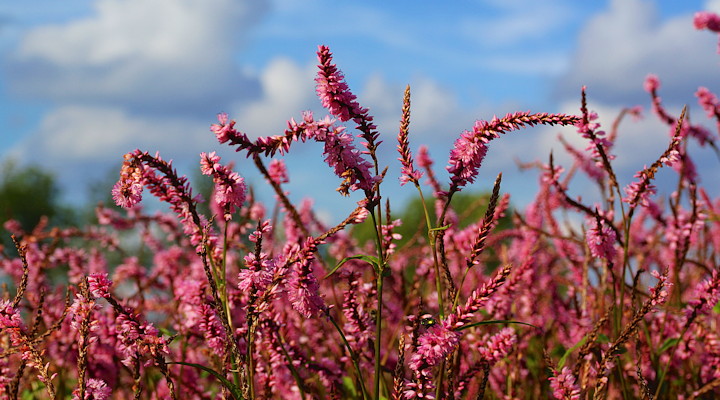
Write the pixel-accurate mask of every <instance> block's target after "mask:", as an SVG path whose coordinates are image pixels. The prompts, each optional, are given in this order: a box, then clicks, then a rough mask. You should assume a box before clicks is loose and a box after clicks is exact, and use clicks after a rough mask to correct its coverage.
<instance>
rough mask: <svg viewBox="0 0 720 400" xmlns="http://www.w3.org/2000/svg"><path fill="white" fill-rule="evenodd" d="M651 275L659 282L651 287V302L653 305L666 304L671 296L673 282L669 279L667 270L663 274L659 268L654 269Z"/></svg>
mask: <svg viewBox="0 0 720 400" xmlns="http://www.w3.org/2000/svg"><path fill="white" fill-rule="evenodd" d="M650 275H652V276H653V277H655V278H656V279H657V280H658V283H657V284H656V285H655V286H654V287H651V288H650V304H652V305H653V306H658V305H661V304H664V303H665V302H666V301H667V299H668V298H669V297H670V293H669V290H670V288H671V287H672V285H673V284H672V283H670V282H669V281H668V274H667V272H665V273H662V274H661V273H660V272H658V271H657V270H653V271H651V272H650Z"/></svg>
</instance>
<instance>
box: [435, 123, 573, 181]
mask: <svg viewBox="0 0 720 400" xmlns="http://www.w3.org/2000/svg"><path fill="white" fill-rule="evenodd" d="M578 121H580V118H579V117H576V116H572V115H565V114H547V113H538V114H531V113H530V112H517V113H508V114H507V115H505V116H504V117H503V118H497V117H493V119H492V120H491V121H476V122H475V126H473V130H472V131H465V132H463V133H462V134H461V135H460V137H459V138H458V139H457V140H456V141H455V144H454V146H453V148H452V150H451V151H450V160H449V161H448V164H449V165H448V166H447V167H446V169H447V170H448V172H449V173H450V182H451V189H450V190H451V191H455V190H459V189H460V188H461V187H463V186H465V185H467V184H468V183H473V182H474V181H475V177H476V176H477V173H478V169H479V168H480V166H481V165H482V162H483V160H484V159H485V155H486V154H487V150H488V148H487V146H488V143H489V142H490V141H491V140H493V139H496V138H499V137H500V134H502V133H507V132H510V131H515V130H518V129H520V128H521V127H525V126H535V125H538V124H544V125H572V124H576V123H578Z"/></svg>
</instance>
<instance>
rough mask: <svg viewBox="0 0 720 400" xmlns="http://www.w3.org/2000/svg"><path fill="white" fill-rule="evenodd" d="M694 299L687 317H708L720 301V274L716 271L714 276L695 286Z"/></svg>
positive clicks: (687, 309) (686, 313)
mask: <svg viewBox="0 0 720 400" xmlns="http://www.w3.org/2000/svg"><path fill="white" fill-rule="evenodd" d="M693 297H694V298H693V299H692V300H690V301H689V302H688V305H687V307H686V309H685V315H686V317H687V318H690V317H691V316H692V315H693V314H695V315H696V316H697V315H707V314H709V313H710V310H712V308H713V307H714V306H715V305H716V304H717V303H718V301H720V273H718V271H714V272H713V274H712V276H711V277H709V278H708V279H706V280H704V281H702V282H700V283H699V284H698V285H696V286H695V290H694V296H693Z"/></svg>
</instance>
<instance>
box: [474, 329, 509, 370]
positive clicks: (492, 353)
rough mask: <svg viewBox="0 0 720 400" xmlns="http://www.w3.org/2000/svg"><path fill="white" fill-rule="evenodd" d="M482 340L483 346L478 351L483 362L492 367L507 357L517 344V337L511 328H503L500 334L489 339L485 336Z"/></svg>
mask: <svg viewBox="0 0 720 400" xmlns="http://www.w3.org/2000/svg"><path fill="white" fill-rule="evenodd" d="M483 340H484V341H485V344H484V345H482V346H480V348H479V349H478V350H479V351H480V355H482V357H483V358H484V359H485V361H487V362H488V363H489V364H490V365H493V364H495V363H496V362H498V361H500V360H502V359H503V358H505V356H507V354H508V353H509V352H510V350H511V349H512V347H513V346H514V345H515V342H517V335H516V334H515V330H513V329H512V328H503V329H501V330H500V332H498V333H496V334H494V335H492V336H490V337H487V336H486V337H485V338H483Z"/></svg>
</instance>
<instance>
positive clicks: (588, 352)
mask: <svg viewBox="0 0 720 400" xmlns="http://www.w3.org/2000/svg"><path fill="white" fill-rule="evenodd" d="M695 25H696V28H698V29H707V30H709V31H711V32H720V17H719V16H717V15H714V14H710V13H698V14H697V15H696V17H695ZM317 56H318V71H317V75H316V80H315V81H316V90H317V95H318V96H319V98H320V100H321V102H322V105H323V106H324V107H325V108H326V109H327V111H328V113H329V115H328V116H323V117H321V118H318V117H317V116H316V115H313V114H312V113H310V112H306V113H305V114H304V115H303V118H302V120H301V121H295V120H290V121H289V122H288V124H287V129H286V130H285V132H284V133H283V134H281V135H277V136H272V137H262V138H259V139H251V138H249V137H248V136H247V135H246V134H244V133H243V132H242V127H241V126H240V123H236V121H234V120H232V119H231V116H228V115H226V114H220V115H218V121H217V123H215V124H212V126H211V127H210V131H211V132H212V133H211V134H214V135H215V137H216V138H217V141H218V144H219V145H227V146H230V147H231V148H233V149H235V150H236V151H237V157H239V158H240V157H246V158H248V159H251V160H252V162H253V163H254V164H255V166H256V167H257V168H258V170H259V171H260V173H261V174H262V175H263V176H264V178H265V184H266V185H269V186H271V187H272V188H273V189H274V192H275V199H276V204H264V203H261V202H259V201H257V199H256V196H255V195H254V193H253V190H252V188H251V187H249V186H248V185H246V183H245V181H244V179H243V177H242V176H241V174H239V173H238V172H237V171H235V170H234V169H233V166H232V162H230V161H229V160H224V159H221V158H220V156H218V154H216V153H215V152H211V153H201V154H200V155H199V166H200V171H201V172H202V174H204V175H207V176H208V177H210V178H211V179H212V181H213V184H214V187H213V192H212V196H211V198H209V199H202V196H199V195H197V194H195V193H194V192H193V189H192V188H191V187H190V185H189V182H188V179H187V178H186V177H185V176H180V175H178V173H177V172H176V170H175V169H174V167H173V166H172V163H171V162H169V161H166V159H165V158H164V157H171V156H172V155H169V154H163V155H162V157H161V155H159V154H151V153H149V152H146V151H143V150H135V151H132V152H129V153H127V154H125V155H124V158H123V165H122V168H121V170H120V177H119V180H118V181H117V184H116V185H115V186H114V188H113V191H112V196H113V198H114V200H115V202H116V204H117V205H118V206H120V207H122V208H113V207H111V206H99V207H98V208H97V210H96V215H97V221H98V223H97V224H96V225H93V226H87V227H82V228H66V229H59V228H53V227H50V226H48V225H47V224H44V223H43V222H41V223H40V224H39V225H38V226H37V227H36V228H35V229H33V230H31V231H23V229H22V228H20V225H19V224H18V223H17V222H14V221H9V222H7V223H6V224H5V228H6V229H7V230H9V231H10V232H12V233H13V238H12V239H13V242H14V243H15V248H5V249H3V252H2V253H1V255H0V257H1V258H0V273H1V274H4V275H5V276H6V277H7V278H9V279H10V281H11V282H12V284H10V285H5V286H4V287H2V288H0V399H96V400H100V399H132V398H135V399H173V400H176V399H179V400H182V399H208V400H209V399H235V400H240V399H378V400H379V399H483V398H485V399H539V398H556V399H604V398H618V399H620V398H622V399H714V398H719V397H720V327H719V324H720V307H718V301H719V300H720V272H719V269H720V267H719V266H718V265H719V264H718V263H719V262H720V199H718V198H713V197H712V196H711V194H710V190H709V186H708V188H707V189H706V188H705V187H703V184H702V183H701V182H700V180H699V178H698V172H697V171H696V168H695V164H694V162H693V154H691V152H690V151H689V150H688V144H689V143H691V142H694V143H696V144H698V145H700V146H708V147H711V148H713V149H715V151H716V152H718V157H719V158H718V161H720V149H718V146H720V144H718V137H719V136H718V134H720V101H719V100H718V99H717V97H716V96H715V95H714V94H713V93H712V92H711V91H710V90H708V89H706V88H700V89H698V90H697V92H696V97H697V100H698V105H690V106H689V107H688V109H684V110H683V111H682V112H681V113H680V114H679V115H673V114H672V113H671V112H670V111H668V110H666V109H665V108H664V107H663V103H662V99H661V97H660V96H661V94H662V86H661V81H660V78H661V77H656V76H652V75H651V76H649V77H648V78H647V79H646V81H645V89H646V91H647V92H648V96H649V99H650V101H651V103H652V112H651V114H654V116H653V115H649V116H647V118H659V119H660V120H661V121H662V122H663V123H664V124H665V125H666V127H667V131H668V136H667V138H666V139H665V140H666V141H667V146H666V148H665V151H664V152H662V153H661V154H658V155H657V159H656V161H655V162H654V163H652V164H651V165H649V166H640V165H638V172H637V174H636V176H635V178H634V180H633V181H632V182H619V181H618V178H617V176H616V173H615V171H614V169H613V160H614V156H613V146H614V143H615V140H616V138H617V137H618V136H619V135H623V134H624V132H623V126H624V125H623V124H622V121H623V119H624V118H625V117H628V116H635V117H638V116H639V115H640V110H638V109H637V108H628V109H626V110H623V112H622V113H621V114H620V115H618V116H617V119H616V121H615V122H616V123H615V124H613V125H612V126H608V127H603V126H600V124H599V123H598V122H597V121H598V119H597V118H598V116H597V115H596V114H595V113H594V112H593V111H592V110H590V109H588V106H587V100H586V98H587V97H588V96H591V93H587V94H586V89H585V88H578V94H579V96H578V97H579V102H578V112H577V114H576V115H569V114H548V113H534V112H516V113H510V114H508V115H505V116H504V117H496V118H493V119H491V120H489V121H482V120H481V121H477V122H476V123H475V125H474V126H473V127H472V128H471V129H468V130H467V131H465V132H463V133H462V134H460V135H459V136H458V137H457V139H456V140H455V142H454V146H453V148H452V151H451V152H450V155H449V159H448V161H447V163H446V167H445V169H446V171H447V173H448V175H449V181H443V180H441V179H440V178H439V176H441V175H440V174H438V173H437V170H439V168H442V166H440V167H437V165H436V164H437V160H436V159H433V158H431V156H430V154H429V151H428V149H427V148H426V147H423V146H420V147H419V148H417V150H413V149H414V148H415V147H414V146H413V145H411V141H412V134H411V130H412V123H411V120H412V118H411V115H412V113H411V111H412V107H411V98H412V96H411V88H410V87H409V86H408V88H407V90H406V91H405V96H404V98H403V99H402V119H401V121H399V129H397V128H395V127H382V129H383V130H384V131H385V132H389V131H391V130H395V129H397V132H398V134H397V139H396V140H397V143H390V141H389V140H387V139H385V140H380V134H379V131H378V129H379V128H378V127H377V126H376V125H375V123H374V122H373V117H372V115H371V112H370V110H369V109H367V108H364V107H363V106H361V105H360V104H359V103H358V101H357V99H356V97H355V96H354V95H353V94H352V92H351V91H350V88H349V87H348V85H347V83H346V81H345V78H344V76H343V74H342V72H341V71H340V69H339V68H338V67H337V66H336V65H335V64H334V63H333V55H332V53H331V52H330V49H329V48H328V47H326V46H320V47H319V49H318V52H317ZM719 68H720V67H719ZM398 101H401V99H398ZM690 109H698V110H700V111H701V112H704V113H705V114H707V116H708V117H709V118H711V119H714V120H715V121H716V122H717V127H718V129H717V130H716V131H711V130H709V129H707V128H706V127H704V126H702V125H699V124H694V123H693V122H692V121H691V120H690V118H689V114H690V112H689V110H690ZM536 125H546V126H572V127H574V128H575V130H576V131H577V133H576V134H577V135H580V136H582V137H583V138H584V139H585V142H586V145H587V147H586V148H584V149H576V148H574V147H572V146H571V145H570V144H567V143H566V144H565V148H566V150H567V151H568V152H569V154H570V155H571V156H572V160H573V162H572V164H570V165H564V166H561V165H557V164H556V163H555V162H554V160H553V157H552V155H551V156H550V157H549V158H548V159H547V161H545V162H544V163H539V164H538V165H537V168H538V169H539V170H540V172H541V173H540V177H541V178H540V180H539V181H538V182H537V183H536V185H537V190H536V195H535V197H534V200H533V201H532V202H531V203H530V204H529V205H528V206H527V207H526V208H525V209H523V210H514V209H513V208H512V207H511V199H512V198H511V193H503V190H502V175H498V176H497V179H496V180H495V182H494V185H493V190H492V193H490V194H489V195H488V196H487V197H485V198H482V199H481V200H483V201H481V202H480V203H481V204H478V207H482V209H483V210H484V211H483V212H484V216H483V217H482V218H480V219H478V220H470V221H469V220H467V215H468V214H467V212H466V211H467V210H465V209H462V208H460V207H456V206H455V203H453V199H457V196H459V194H460V193H463V191H466V190H467V188H468V186H469V185H471V184H473V183H475V182H476V179H477V176H478V172H479V170H480V168H482V163H483V160H484V158H485V156H486V154H487V152H488V150H489V149H490V148H491V147H492V143H491V142H492V141H493V140H496V139H498V140H502V137H501V136H503V135H504V134H513V132H515V131H518V130H522V129H524V128H527V127H532V126H536ZM605 129H606V130H605ZM209 134H210V133H209ZM307 141H314V142H318V143H320V144H321V145H322V146H323V157H324V160H325V162H326V163H327V165H328V167H330V168H331V169H332V171H333V172H334V173H335V175H336V176H337V180H338V188H337V191H338V192H339V194H337V195H338V196H343V195H344V196H347V195H348V194H350V193H351V192H355V193H360V194H361V195H362V200H361V201H359V202H358V203H357V204H353V203H352V202H349V201H348V202H347V203H349V204H352V207H350V208H349V209H348V210H347V213H346V215H343V216H342V218H341V222H340V223H339V224H337V225H334V226H328V225H327V224H326V223H324V222H323V219H321V218H320V217H318V214H317V213H316V212H315V210H314V209H313V207H312V203H311V202H302V203H300V204H293V203H292V202H291V200H290V199H289V197H288V193H287V191H286V188H285V187H284V185H285V184H287V183H288V182H289V179H290V177H291V171H288V170H287V168H286V167H285V163H284V162H283V155H285V154H287V153H289V152H292V151H293V149H294V148H296V147H297V146H303V143H304V142H307ZM379 146H397V151H398V153H397V155H398V157H399V160H400V162H401V165H402V169H401V171H400V173H401V178H400V182H399V184H400V185H403V186H404V187H405V189H406V190H411V191H416V192H417V195H418V196H419V197H420V198H421V199H422V202H421V204H422V205H423V207H424V209H423V210H422V211H421V212H422V214H423V215H422V217H421V220H422V221H423V222H422V224H421V227H420V229H418V231H417V232H416V233H415V234H414V235H413V236H412V237H402V236H401V235H400V234H399V233H398V227H400V226H401V225H402V224H403V221H402V220H401V219H398V218H396V217H395V216H394V214H393V212H392V210H390V206H389V202H388V201H387V199H386V198H385V197H384V194H383V188H384V187H387V186H390V185H396V184H398V182H392V181H390V179H386V172H387V168H386V167H385V166H384V165H383V163H382V160H379V159H378V156H377V149H378V147H379ZM118 158H120V155H118ZM661 169H667V170H668V171H673V173H674V179H675V182H676V189H675V191H674V192H673V193H672V194H671V195H670V196H668V197H662V196H658V195H657V194H656V188H655V186H654V179H655V175H656V174H657V173H658V171H659V170H661ZM442 176H445V175H442ZM579 180H584V181H588V182H592V184H593V185H594V186H595V187H596V188H597V191H598V193H600V194H601V199H600V200H599V201H597V202H593V203H589V202H586V201H585V200H583V198H582V197H584V196H580V195H581V193H573V192H572V191H571V190H569V189H568V188H569V186H570V183H571V182H572V181H579ZM704 183H705V184H707V185H716V184H717V182H704ZM149 195H151V196H154V197H156V198H158V199H159V200H161V201H162V202H164V203H167V204H168V205H169V207H170V211H171V212H170V213H157V214H151V213H147V212H145V211H144V209H143V208H142V198H143V196H149ZM328 195H331V194H328ZM202 203H207V204H209V210H210V212H209V213H203V212H202V211H201V208H200V204H202ZM501 220H506V221H509V223H508V224H507V226H506V225H502V226H501V224H500V221H501ZM356 226H358V227H366V228H367V227H369V230H370V231H371V232H372V234H371V235H370V238H369V239H367V240H366V239H361V238H362V236H361V235H357V234H354V230H355V227H356ZM129 242H132V243H135V244H136V245H137V246H131V245H130V244H129ZM130 249H132V251H130Z"/></svg>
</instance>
